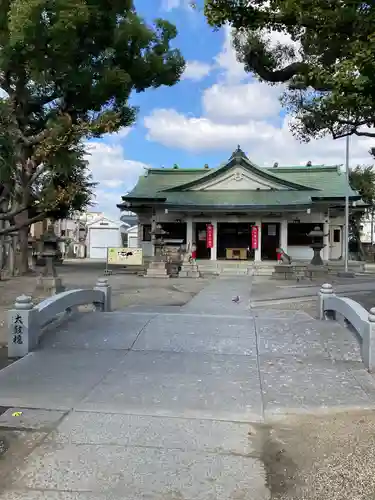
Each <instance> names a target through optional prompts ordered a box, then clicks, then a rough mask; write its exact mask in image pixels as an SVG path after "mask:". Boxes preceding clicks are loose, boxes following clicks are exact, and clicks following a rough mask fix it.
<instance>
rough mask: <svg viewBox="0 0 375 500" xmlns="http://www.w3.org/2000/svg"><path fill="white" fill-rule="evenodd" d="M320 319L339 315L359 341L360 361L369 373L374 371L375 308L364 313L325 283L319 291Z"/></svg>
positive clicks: (358, 305) (359, 307)
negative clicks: (353, 330) (354, 332)
mask: <svg viewBox="0 0 375 500" xmlns="http://www.w3.org/2000/svg"><path fill="white" fill-rule="evenodd" d="M318 309H319V310H318V315H319V318H320V319H333V320H335V319H336V315H337V314H341V315H342V316H343V317H344V318H345V319H346V321H347V322H348V323H350V325H351V326H352V327H353V328H354V329H355V330H356V332H357V333H358V336H359V337H360V341H361V355H362V361H363V363H364V365H365V367H366V368H367V370H368V371H369V372H374V371H375V307H373V308H371V309H370V311H369V312H368V311H366V309H365V308H364V307H362V306H361V304H358V302H356V301H355V300H352V299H349V298H347V297H338V296H337V295H336V294H335V293H334V291H333V288H332V285H330V284H328V283H326V284H325V285H322V288H321V289H320V291H319V303H318Z"/></svg>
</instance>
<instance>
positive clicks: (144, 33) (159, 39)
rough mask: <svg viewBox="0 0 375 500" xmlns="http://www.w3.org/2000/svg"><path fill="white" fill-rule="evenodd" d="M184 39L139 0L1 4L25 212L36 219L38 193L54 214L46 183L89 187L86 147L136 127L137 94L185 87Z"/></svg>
mask: <svg viewBox="0 0 375 500" xmlns="http://www.w3.org/2000/svg"><path fill="white" fill-rule="evenodd" d="M176 35H177V31H176V28H175V27H174V26H173V25H172V24H170V23H169V22H167V21H165V20H162V19H157V20H156V21H155V22H154V24H153V25H148V24H146V22H145V21H144V20H143V19H141V18H140V17H139V16H138V15H137V13H136V10H135V7H134V5H133V1H132V0H0V88H1V89H2V91H3V92H5V93H6V95H7V98H6V99H3V100H0V183H1V184H2V185H3V186H4V184H7V183H9V182H10V185H11V186H12V189H13V191H12V196H11V198H12V203H13V204H14V203H16V204H17V205H18V210H19V209H20V208H24V209H28V210H29V209H33V210H32V211H34V212H35V210H34V208H35V207H34V205H35V203H36V202H37V200H36V198H35V194H36V193H38V196H41V197H42V198H41V199H40V200H39V201H38V203H39V208H40V207H41V206H45V207H46V205H45V201H43V200H46V199H47V198H48V196H47V195H46V189H47V187H48V185H47V184H45V188H43V189H42V188H41V187H40V182H42V181H43V182H47V181H48V183H51V186H52V185H54V188H55V189H58V188H59V189H60V188H61V190H62V191H64V192H67V189H68V186H67V184H66V183H67V182H71V183H72V185H77V183H78V184H79V182H81V181H82V183H83V184H82V185H87V186H89V184H90V181H89V179H88V178H86V177H85V175H87V172H86V165H83V163H82V157H81V156H80V155H81V153H82V151H80V147H81V146H80V144H82V141H83V140H84V139H89V138H91V137H100V136H102V135H103V134H105V133H111V132H116V131H117V130H119V128H120V127H127V126H130V125H132V124H133V122H134V120H135V118H136V111H137V110H136V108H134V107H132V106H131V105H130V104H129V97H130V94H131V93H132V92H133V91H134V92H143V91H145V90H146V89H149V88H157V87H159V86H161V85H168V86H171V85H174V84H175V83H176V82H177V81H178V80H179V78H180V76H181V74H182V72H183V70H184V60H183V58H182V56H181V54H180V52H179V51H178V50H177V49H173V48H172V47H171V43H172V41H173V39H174V38H175V37H176ZM72 154H76V155H77V156H76V159H75V160H76V163H75V166H74V169H73V170H69V169H70V168H71V165H72V157H71V155H72ZM73 163H74V162H73ZM80 169H81V172H82V177H81V178H80V180H79V179H78V178H77V177H76V176H77V175H78V172H79V170H80ZM73 172H74V175H73ZM85 172H86V173H85ZM80 175H81V174H80ZM85 179H86V180H85ZM86 182H87V183H88V184H85V183H86ZM92 187H93V186H92V185H91V188H92ZM91 188H88V191H87V194H88V193H89V191H90V189H91ZM46 196H47V198H46ZM81 196H82V199H81V201H82V203H83V204H85V203H86V201H87V200H86V197H85V196H86V195H83V194H81ZM74 199H75V200H76V201H77V200H78V199H79V196H78V194H76V196H75V198H74ZM72 203H73V201H72ZM74 203H75V202H74ZM46 209H47V207H46ZM66 209H67V207H66ZM1 215H2V218H3V219H4V218H6V217H7V218H8V219H9V220H12V215H11V212H10V213H9V214H8V215H6V214H4V213H3V214H0V216H1ZM29 222H30V221H29ZM0 232H2V231H0Z"/></svg>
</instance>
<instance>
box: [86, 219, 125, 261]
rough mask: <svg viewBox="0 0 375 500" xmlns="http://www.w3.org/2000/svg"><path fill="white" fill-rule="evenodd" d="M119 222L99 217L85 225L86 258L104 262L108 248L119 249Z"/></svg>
mask: <svg viewBox="0 0 375 500" xmlns="http://www.w3.org/2000/svg"><path fill="white" fill-rule="evenodd" d="M121 226H122V224H121V222H116V221H113V220H110V219H108V218H107V217H105V216H101V217H99V218H98V219H95V220H93V221H92V222H90V223H89V224H88V225H87V237H86V245H87V257H89V258H90V259H100V260H105V259H106V258H107V249H108V248H121V247H122V238H121Z"/></svg>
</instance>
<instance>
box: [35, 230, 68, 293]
mask: <svg viewBox="0 0 375 500" xmlns="http://www.w3.org/2000/svg"><path fill="white" fill-rule="evenodd" d="M41 242H42V245H43V246H42V251H41V254H40V256H41V257H42V258H43V260H44V266H43V269H42V272H41V274H40V276H39V278H38V284H37V290H43V291H44V292H47V293H48V294H49V295H54V294H56V293H60V292H63V291H64V289H65V288H64V287H63V285H62V281H61V278H59V277H58V276H57V272H56V267H55V259H56V258H57V256H58V254H59V246H58V243H59V239H58V237H57V236H56V234H55V229H54V227H53V224H50V225H49V226H48V228H47V231H46V232H45V233H44V234H43V236H42V237H41Z"/></svg>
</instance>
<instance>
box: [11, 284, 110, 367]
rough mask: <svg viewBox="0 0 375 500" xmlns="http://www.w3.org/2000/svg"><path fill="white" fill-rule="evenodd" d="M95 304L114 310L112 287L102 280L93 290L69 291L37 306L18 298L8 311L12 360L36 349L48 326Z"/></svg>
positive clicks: (22, 296) (23, 296)
mask: <svg viewBox="0 0 375 500" xmlns="http://www.w3.org/2000/svg"><path fill="white" fill-rule="evenodd" d="M87 304H93V305H94V307H95V309H96V310H97V311H110V310H111V287H110V286H109V285H108V280H107V279H105V278H100V279H99V280H98V281H97V283H96V286H95V287H94V288H90V289H78V290H68V291H65V292H61V293H58V294H56V295H52V296H51V297H48V298H47V299H45V300H43V301H42V302H40V303H39V304H38V305H34V304H33V301H32V298H31V297H30V296H28V295H21V296H20V297H17V299H16V301H15V303H14V307H13V309H11V310H10V311H8V357H9V358H20V357H23V356H25V355H26V354H28V353H29V352H30V351H32V350H33V349H35V348H36V347H37V345H38V343H39V338H40V336H41V335H42V333H43V330H44V329H45V327H46V326H47V325H49V324H51V323H52V322H53V321H54V320H56V318H58V317H59V316H61V315H64V314H69V313H72V312H73V311H74V310H76V309H77V307H78V306H83V305H87Z"/></svg>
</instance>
